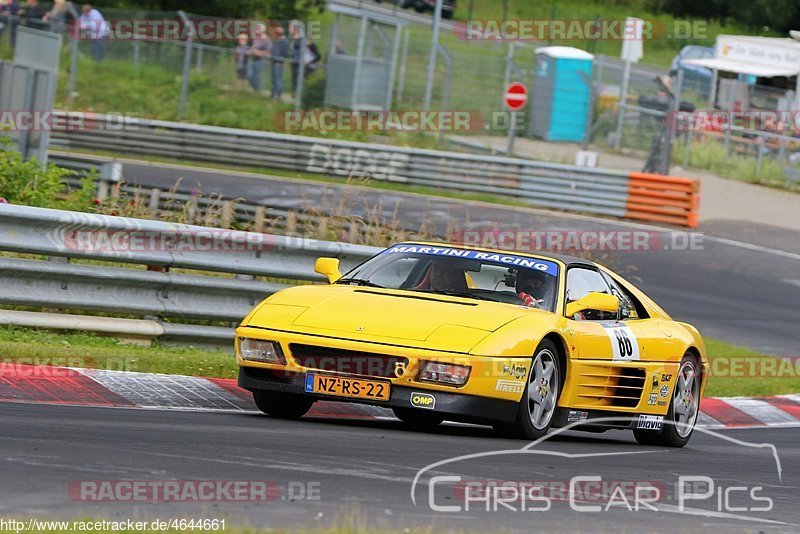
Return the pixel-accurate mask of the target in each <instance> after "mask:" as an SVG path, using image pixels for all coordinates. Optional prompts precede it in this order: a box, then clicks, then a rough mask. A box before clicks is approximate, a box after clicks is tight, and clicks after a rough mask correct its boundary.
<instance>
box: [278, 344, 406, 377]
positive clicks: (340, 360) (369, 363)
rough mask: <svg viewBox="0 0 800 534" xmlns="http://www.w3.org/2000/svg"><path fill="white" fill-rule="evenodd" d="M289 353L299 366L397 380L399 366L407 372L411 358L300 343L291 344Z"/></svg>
mask: <svg viewBox="0 0 800 534" xmlns="http://www.w3.org/2000/svg"><path fill="white" fill-rule="evenodd" d="M289 351H290V352H291V354H292V358H293V359H294V361H295V362H297V365H300V366H301V367H306V368H308V369H318V370H320V371H328V372H332V373H342V374H348V375H360V376H374V377H380V378H394V377H396V376H397V375H396V374H395V369H397V368H398V364H402V368H403V369H405V368H406V367H407V366H408V358H401V357H398V356H391V355H388V354H375V353H373V352H361V351H355V350H347V349H336V348H331V347H320V346H317V345H303V344H300V343H290V344H289Z"/></svg>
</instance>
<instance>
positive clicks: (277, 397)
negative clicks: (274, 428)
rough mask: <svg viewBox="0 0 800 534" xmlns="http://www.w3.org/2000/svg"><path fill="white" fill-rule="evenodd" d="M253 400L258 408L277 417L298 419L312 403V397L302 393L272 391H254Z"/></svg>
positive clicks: (306, 411)
mask: <svg viewBox="0 0 800 534" xmlns="http://www.w3.org/2000/svg"><path fill="white" fill-rule="evenodd" d="M253 400H254V401H255V402H256V406H257V407H258V409H259V410H261V411H262V412H264V413H265V414H267V415H269V416H272V417H276V418H278V419H300V418H301V417H303V416H304V415H305V414H306V413H308V410H310V409H311V406H312V405H313V404H314V399H312V398H309V397H306V396H304V395H295V394H293V393H277V392H274V391H254V392H253Z"/></svg>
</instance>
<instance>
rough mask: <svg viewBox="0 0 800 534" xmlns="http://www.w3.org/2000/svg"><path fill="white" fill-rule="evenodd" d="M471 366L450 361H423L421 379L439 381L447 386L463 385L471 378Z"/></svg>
mask: <svg viewBox="0 0 800 534" xmlns="http://www.w3.org/2000/svg"><path fill="white" fill-rule="evenodd" d="M469 372H470V368H469V367H467V366H465V365H453V364H450V363H439V362H423V363H422V370H421V371H420V373H419V379H420V381H423V382H437V383H439V384H444V385H446V386H463V385H464V384H466V383H467V380H468V379H469Z"/></svg>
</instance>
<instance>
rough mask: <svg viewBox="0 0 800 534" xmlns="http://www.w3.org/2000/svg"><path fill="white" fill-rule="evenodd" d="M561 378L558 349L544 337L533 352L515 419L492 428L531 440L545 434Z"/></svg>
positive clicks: (554, 410) (550, 422)
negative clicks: (526, 381)
mask: <svg viewBox="0 0 800 534" xmlns="http://www.w3.org/2000/svg"><path fill="white" fill-rule="evenodd" d="M561 377H562V375H561V360H560V359H559V356H558V349H557V348H556V346H555V344H554V343H553V342H552V341H550V340H549V339H545V340H543V341H542V342H541V343H539V346H538V347H536V351H535V352H534V356H533V361H532V364H531V369H530V373H529V374H528V383H527V385H526V386H525V391H524V392H523V394H522V399H521V400H520V402H519V411H518V412H517V419H516V421H514V422H513V423H511V424H498V425H495V430H497V431H498V432H499V433H500V434H502V435H504V436H508V437H516V438H521V439H530V440H534V439H539V438H541V437H543V436H544V435H546V434H547V432H548V431H549V430H550V425H551V424H552V423H553V419H554V418H555V414H556V407H557V406H558V398H559V396H560V395H561V387H562V384H561Z"/></svg>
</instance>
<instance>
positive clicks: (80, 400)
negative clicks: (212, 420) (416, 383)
mask: <svg viewBox="0 0 800 534" xmlns="http://www.w3.org/2000/svg"><path fill="white" fill-rule="evenodd" d="M0 402H26V403H46V404H65V405H78V406H100V407H125V408H145V409H175V410H204V411H227V412H239V413H242V412H257V411H258V409H257V408H256V406H255V404H254V403H253V398H252V395H251V394H250V392H248V391H245V390H243V389H241V388H239V387H238V386H237V385H236V380H233V379H224V378H201V377H193V376H182V375H165V374H151V373H134V372H128V371H103V370H95V369H74V368H65V367H47V366H32V365H30V366H29V365H4V366H0ZM309 415H310V416H314V417H335V418H347V419H394V417H393V416H392V412H391V411H390V410H388V409H386V408H380V407H376V406H367V405H362V404H350V403H341V402H317V403H316V404H314V407H313V408H312V409H311V411H310V412H309ZM698 424H699V425H700V426H702V427H704V428H736V427H742V428H748V427H766V426H776V427H793V426H800V395H778V396H774V397H758V398H751V397H728V398H707V399H703V401H702V404H701V413H700V417H699V420H698Z"/></svg>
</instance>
